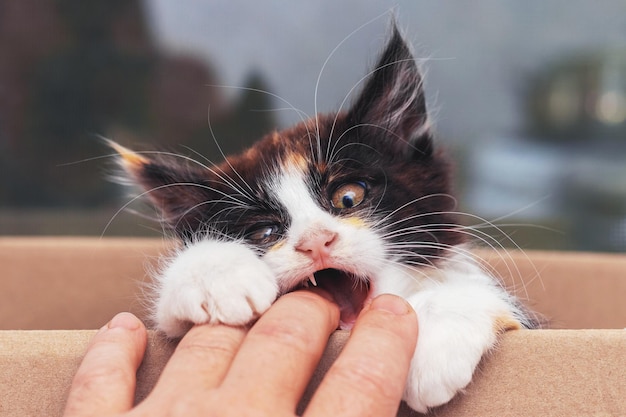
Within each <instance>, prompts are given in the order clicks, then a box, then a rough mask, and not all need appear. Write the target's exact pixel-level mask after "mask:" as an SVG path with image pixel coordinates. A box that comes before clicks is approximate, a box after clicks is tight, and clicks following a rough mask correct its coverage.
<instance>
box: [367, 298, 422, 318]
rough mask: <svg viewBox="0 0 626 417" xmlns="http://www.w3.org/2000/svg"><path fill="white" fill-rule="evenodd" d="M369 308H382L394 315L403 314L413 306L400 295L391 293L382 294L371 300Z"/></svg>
mask: <svg viewBox="0 0 626 417" xmlns="http://www.w3.org/2000/svg"><path fill="white" fill-rule="evenodd" d="M370 309H371V310H382V311H387V312H389V313H392V314H395V315H398V316H400V315H404V314H407V313H409V312H410V311H411V310H412V309H413V308H412V307H411V306H410V305H409V303H407V302H406V300H404V299H403V298H401V297H398V296H397V295H391V294H382V295H379V296H378V297H376V298H374V300H372V304H371V305H370Z"/></svg>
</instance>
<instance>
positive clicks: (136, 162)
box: [109, 141, 149, 168]
mask: <svg viewBox="0 0 626 417" xmlns="http://www.w3.org/2000/svg"><path fill="white" fill-rule="evenodd" d="M109 146H111V147H112V148H113V149H114V150H115V152H117V153H118V154H119V155H120V156H121V157H122V159H123V160H124V163H126V164H127V165H128V166H130V167H131V168H136V167H138V166H140V165H145V164H147V163H148V162H149V161H148V159H146V158H144V157H143V156H141V155H139V154H138V153H136V152H133V151H132V150H130V149H128V148H126V147H124V146H122V145H120V144H118V143H115V142H113V141H109Z"/></svg>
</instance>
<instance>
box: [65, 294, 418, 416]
mask: <svg viewBox="0 0 626 417" xmlns="http://www.w3.org/2000/svg"><path fill="white" fill-rule="evenodd" d="M325 297H326V294H325V293H323V292H321V291H310V290H302V291H296V292H293V293H289V294H286V295H284V296H282V297H281V298H279V299H278V300H277V301H276V302H275V303H274V305H273V306H272V307H271V308H270V309H269V310H268V311H267V312H266V313H265V314H264V315H263V316H262V317H261V318H260V319H259V320H258V321H257V323H256V324H255V325H254V326H253V327H252V328H251V329H249V330H247V329H243V328H235V327H228V326H224V325H218V326H208V325H200V326H195V327H194V328H192V329H191V330H190V331H189V333H187V335H186V336H185V337H184V338H183V339H182V340H181V341H180V343H179V345H178V347H177V348H176V351H175V352H174V354H173V355H172V357H171V359H170V361H169V362H168V364H167V365H166V367H165V369H164V370H163V373H162V375H161V378H160V379H159V382H158V383H157V385H156V386H155V388H154V390H153V391H152V393H151V394H150V395H149V396H148V397H147V398H146V399H145V400H144V401H143V402H142V403H140V404H139V405H138V406H136V407H134V408H133V400H134V390H135V383H136V380H135V374H136V370H137V368H138V366H139V364H140V363H141V360H142V357H143V354H144V351H145V347H146V340H147V335H146V330H145V327H144V326H143V324H142V323H141V322H140V321H139V320H138V319H137V318H136V317H135V316H133V315H131V314H129V313H121V314H118V315H117V316H115V317H114V318H113V320H111V322H109V323H108V324H107V325H106V326H104V327H103V328H102V329H100V331H99V332H98V333H97V334H96V336H95V337H94V339H93V340H92V342H91V344H90V346H89V348H88V349H87V353H86V355H85V357H84V359H83V362H82V364H81V365H80V367H79V369H78V372H77V373H76V376H75V377H74V381H73V383H72V387H71V389H70V394H69V398H68V401H67V405H66V409H65V414H64V416H65V417H74V416H80V417H85V416H127V417H131V416H151V417H155V416H156V417H158V416H165V415H168V416H186V417H193V416H201V415H202V416H205V415H211V416H235V415H236V416H245V415H254V416H294V415H295V410H296V406H297V403H298V401H299V400H300V397H301V396H302V394H303V392H304V390H305V388H306V386H307V384H308V381H309V379H310V378H311V376H312V374H313V372H314V370H315V367H316V366H317V363H318V361H319V359H320V357H321V355H322V353H323V351H324V348H325V346H326V343H327V341H328V337H329V335H330V334H331V333H332V332H333V331H334V330H335V329H336V328H337V325H338V321H339V311H338V307H337V306H336V305H335V304H334V303H333V302H332V301H329V300H328V299H327V298H325ZM416 340H417V320H416V316H415V313H414V312H413V310H412V308H411V307H410V306H409V305H408V303H406V302H405V301H404V300H402V299H401V298H399V297H396V296H391V295H382V296H379V297H377V298H376V299H374V300H373V301H372V303H371V304H370V305H369V306H366V307H365V308H364V309H363V311H362V312H361V314H360V316H359V318H358V320H357V322H356V324H355V326H354V328H353V330H352V334H351V336H350V338H349V340H348V342H347V344H346V346H345V347H344V349H343V351H342V353H341V354H340V355H339V357H338V358H337V360H336V361H335V363H334V364H333V365H332V367H331V368H330V370H329V371H328V373H327V374H326V376H325V377H324V379H323V381H322V383H321V384H320V386H319V388H318V389H317V391H316V393H315V394H314V396H313V398H312V399H311V402H310V403H309V405H308V407H307V409H306V410H305V412H304V416H308V417H316V416H318V417H321V416H324V417H326V416H337V417H348V416H395V414H396V412H397V409H398V406H399V404H400V399H401V397H402V392H403V389H404V385H405V381H406V377H407V373H408V369H409V364H410V361H411V358H412V355H413V351H414V349H415V343H416Z"/></svg>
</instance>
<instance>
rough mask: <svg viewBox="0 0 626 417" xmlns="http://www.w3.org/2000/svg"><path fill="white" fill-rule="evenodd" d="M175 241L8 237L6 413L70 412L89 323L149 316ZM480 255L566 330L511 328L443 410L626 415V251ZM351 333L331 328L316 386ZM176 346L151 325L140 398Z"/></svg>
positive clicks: (2, 377) (1, 323)
mask: <svg viewBox="0 0 626 417" xmlns="http://www.w3.org/2000/svg"><path fill="white" fill-rule="evenodd" d="M164 250H167V243H163V242H162V241H160V240H154V239H91V238H0V276H1V280H2V281H1V282H2V287H1V288H2V291H0V416H20V417H26V416H57V415H60V414H61V413H62V410H63V407H64V402H65V398H66V395H67V390H68V388H69V385H70V382H71V379H72V377H73V374H74V372H75V371H76V369H77V367H78V365H79V363H80V361H81V359H82V355H83V353H84V351H85V348H86V346H87V343H88V342H89V340H90V338H91V337H92V336H93V334H94V333H95V331H94V330H84V329H96V328H99V327H100V326H102V325H103V324H104V323H106V322H107V321H108V320H109V319H110V318H111V317H112V316H113V315H114V314H115V313H117V312H119V311H122V310H127V311H132V312H134V313H135V314H137V315H138V316H140V317H145V309H144V308H143V306H142V302H141V299H142V283H145V282H148V280H149V279H148V277H147V276H146V273H145V271H146V267H147V266H149V265H150V264H152V265H154V263H155V262H156V259H157V255H158V254H159V253H160V252H162V251H164ZM478 255H479V256H481V257H482V258H483V259H484V261H485V262H487V263H488V264H489V265H490V266H491V267H492V268H493V269H494V270H495V271H496V272H497V273H499V274H500V275H501V276H502V277H503V279H504V282H505V283H506V285H507V286H508V287H510V288H512V289H513V290H514V292H515V293H517V294H518V296H520V297H521V298H523V299H527V300H528V301H527V305H529V306H530V307H531V308H533V309H534V310H536V311H538V312H540V313H542V314H543V315H544V316H545V318H546V319H547V320H548V323H549V325H550V327H551V328H552V329H557V330H534V331H515V332H509V333H507V334H505V335H504V336H503V337H502V340H501V343H500V345H499V346H498V348H497V349H496V350H494V351H493V352H492V353H491V354H490V355H488V356H487V357H485V359H484V360H483V361H482V363H481V365H480V367H479V369H478V371H477V372H476V374H475V377H474V380H473V382H472V383H471V384H470V386H469V387H468V388H467V390H466V393H465V394H464V395H461V396H458V397H457V398H455V399H454V400H453V401H452V402H451V403H450V404H448V405H446V406H443V407H441V408H439V409H437V410H435V412H434V415H436V416H455V417H459V416H598V417H599V416H626V330H625V329H624V327H626V303H625V302H624V301H626V256H624V255H600V254H582V253H548V252H529V253H526V254H523V253H521V252H510V253H508V254H503V253H495V252H488V251H487V252H485V251H481V252H478ZM583 329H585V330H583ZM347 337H348V334H347V333H346V332H336V333H335V334H334V335H333V336H332V337H331V339H330V341H329V345H328V348H327V351H326V353H325V356H324V358H323V359H322V362H321V363H320V366H319V368H318V372H317V373H316V376H315V378H314V380H313V382H312V386H311V387H310V389H309V391H308V393H307V395H310V393H311V392H312V391H313V389H314V387H315V385H316V384H317V383H318V382H319V380H320V379H321V377H322V375H323V373H324V372H325V370H326V369H328V367H329V366H330V364H331V363H332V361H333V358H334V357H336V355H337V353H338V352H339V351H340V350H341V347H342V345H343V343H344V342H345V340H346V338H347ZM173 348H174V346H172V345H171V344H168V343H166V342H165V341H164V340H163V339H162V338H160V337H159V335H157V334H154V333H151V334H150V340H149V347H148V352H147V356H146V358H145V360H144V363H143V364H142V366H141V368H140V370H139V373H138V391H137V401H140V400H141V399H142V398H144V397H145V396H146V395H147V394H148V393H149V392H150V389H151V388H152V386H153V385H154V383H155V382H156V379H157V378H158V375H159V373H160V370H161V369H162V367H163V365H164V364H165V362H166V361H167V358H168V357H169V356H170V355H171V353H172V351H173ZM305 401H306V400H305ZM399 415H402V416H409V415H412V413H411V412H410V411H409V410H408V409H406V408H405V407H402V408H401V409H400V413H399Z"/></svg>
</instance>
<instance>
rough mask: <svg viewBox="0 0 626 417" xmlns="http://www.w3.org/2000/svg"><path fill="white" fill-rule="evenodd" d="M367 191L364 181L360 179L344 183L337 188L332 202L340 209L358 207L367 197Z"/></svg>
mask: <svg viewBox="0 0 626 417" xmlns="http://www.w3.org/2000/svg"><path fill="white" fill-rule="evenodd" d="M365 191H366V187H365V183H364V182H361V181H358V182H351V183H348V184H344V185H342V186H340V187H339V188H337V189H336V190H335V192H334V193H333V195H332V197H331V199H330V202H331V203H332V205H333V207H335V208H338V209H346V208H352V207H356V206H358V205H359V204H361V202H362V201H363V199H364V198H365Z"/></svg>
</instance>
